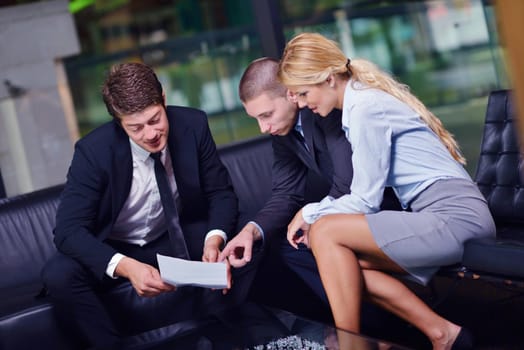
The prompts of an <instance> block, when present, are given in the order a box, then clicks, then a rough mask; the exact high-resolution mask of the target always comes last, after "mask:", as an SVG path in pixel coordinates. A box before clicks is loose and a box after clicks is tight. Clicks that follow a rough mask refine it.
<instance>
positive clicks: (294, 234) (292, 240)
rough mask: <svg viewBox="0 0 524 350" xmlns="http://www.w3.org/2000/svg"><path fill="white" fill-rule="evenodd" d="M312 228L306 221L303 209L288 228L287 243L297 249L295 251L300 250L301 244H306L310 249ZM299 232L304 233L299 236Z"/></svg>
mask: <svg viewBox="0 0 524 350" xmlns="http://www.w3.org/2000/svg"><path fill="white" fill-rule="evenodd" d="M310 226H311V225H310V224H308V223H307V222H305V221H304V217H303V216H302V209H300V210H299V211H298V212H297V213H296V214H295V217H294V218H293V220H291V222H290V223H289V225H288V226H287V241H288V242H289V244H291V245H292V246H293V247H295V249H298V244H299V243H304V244H305V245H306V246H308V247H309V241H308V234H309V227H310ZM299 231H302V234H299Z"/></svg>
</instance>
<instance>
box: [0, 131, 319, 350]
mask: <svg viewBox="0 0 524 350" xmlns="http://www.w3.org/2000/svg"><path fill="white" fill-rule="evenodd" d="M219 153H220V157H221V159H222V161H223V163H224V165H225V166H226V167H227V168H228V170H229V172H230V174H231V177H232V181H233V184H234V188H235V192H236V193H237V196H238V198H239V210H240V212H239V220H238V227H239V228H241V227H242V226H243V225H244V224H245V223H246V222H247V221H248V220H249V219H251V218H252V216H253V215H254V214H255V213H256V211H258V210H259V209H260V208H261V207H262V206H263V204H264V203H265V201H266V200H267V199H268V197H269V196H270V194H271V166H272V148H271V139H270V138H269V137H267V136H262V137H258V138H254V139H251V140H248V141H245V142H240V143H236V144H229V145H227V146H225V147H221V148H219ZM312 183H315V182H314V181H312ZM313 186H315V185H313ZM62 189H63V185H58V186H54V187H50V188H47V189H44V190H39V191H36V192H32V193H28V194H23V195H19V196H16V197H12V198H4V199H0V276H1V277H0V349H17V350H18V349H37V348H38V349H56V350H60V349H75V348H77V346H78V345H77V343H76V342H75V339H70V338H69V337H68V335H69V334H68V333H69V332H67V331H66V330H63V329H59V328H58V326H57V323H56V321H55V319H54V316H53V308H52V306H51V305H50V303H49V300H48V297H46V296H45V295H44V294H42V293H41V291H42V284H41V282H40V271H41V269H42V267H43V265H44V263H45V261H46V260H47V259H48V257H49V256H50V255H51V254H53V252H54V251H55V247H54V244H53V242H52V239H53V234H52V230H53V227H54V223H55V212H56V208H57V205H58V201H59V196H60V193H61V191H62ZM312 192H315V190H314V189H313V188H312ZM266 255H267V256H266V258H265V259H264V261H263V263H262V266H261V267H260V269H259V270H260V272H259V275H260V276H261V277H257V279H256V283H255V284H256V286H254V288H253V292H252V293H251V294H250V299H252V300H254V301H257V302H262V303H266V304H269V305H273V306H277V307H283V308H287V309H293V305H297V306H299V305H300V304H301V303H302V301H301V300H304V298H305V299H308V298H309V297H312V298H315V297H314V295H313V294H312V293H311V294H310V295H308V292H307V288H305V287H304V286H303V285H301V283H302V282H301V281H300V280H299V279H298V278H297V277H296V276H295V275H294V274H293V273H292V272H291V271H289V270H286V268H284V267H283V265H281V262H279V260H278V257H277V258H275V256H274V255H276V254H274V253H272V249H268V250H267V254H266ZM275 272H277V273H275ZM275 283H276V285H279V284H280V283H282V284H283V283H285V285H286V288H285V290H283V291H282V290H280V291H278V290H275V288H274V287H273V286H274V285H275ZM304 290H306V293H304ZM286 295H287V296H289V297H286ZM297 295H301V297H300V298H297V297H296V296H297ZM103 298H104V301H105V302H106V303H107V305H110V308H111V314H112V315H114V317H115V322H116V324H117V325H118V326H119V327H120V328H121V329H122V330H125V332H126V333H127V334H129V337H128V338H129V339H128V344H129V347H130V348H136V349H140V348H149V347H152V346H153V345H155V344H158V343H161V342H162V341H163V340H164V339H168V338H169V339H171V338H173V337H175V336H177V334H179V333H180V334H182V333H184V332H185V331H187V330H190V329H192V328H194V327H198V326H199V323H198V322H196V321H191V320H189V321H188V320H178V319H176V318H173V315H174V314H176V313H173V312H171V310H170V309H169V308H168V307H166V305H169V304H170V294H165V295H160V296H158V297H155V298H140V297H138V296H137V295H136V293H135V292H134V290H133V289H132V287H131V285H130V284H124V285H123V286H121V287H119V288H118V289H117V290H115V291H113V292H111V293H108V294H106V295H104V296H103ZM286 298H287V299H286ZM308 304H309V305H310V307H309V308H308V311H309V314H308V313H307V312H306V313H304V314H305V315H306V316H314V315H312V314H311V312H314V307H313V308H311V302H308ZM320 309H324V310H322V311H320V312H324V311H325V312H327V309H325V306H320V307H319V310H320Z"/></svg>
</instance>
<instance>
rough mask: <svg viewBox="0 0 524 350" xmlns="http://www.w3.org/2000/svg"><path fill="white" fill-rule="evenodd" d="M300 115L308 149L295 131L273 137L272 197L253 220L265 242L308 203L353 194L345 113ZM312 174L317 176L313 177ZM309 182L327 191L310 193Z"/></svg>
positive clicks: (306, 113)
mask: <svg viewBox="0 0 524 350" xmlns="http://www.w3.org/2000/svg"><path fill="white" fill-rule="evenodd" d="M299 113H300V116H301V121H302V130H303V132H304V139H305V143H306V144H307V148H306V147H304V145H303V144H302V143H301V141H300V140H299V139H298V138H297V137H296V136H295V134H294V132H293V131H292V132H290V133H289V134H287V135H285V136H272V141H273V142H272V144H273V157H274V160H273V170H272V177H273V179H272V181H273V185H272V187H273V189H272V194H271V198H270V199H269V200H268V201H267V202H266V204H265V206H264V208H262V209H261V210H260V211H259V212H258V213H257V215H256V216H255V218H254V221H255V222H256V223H257V224H259V225H260V226H261V227H262V229H263V230H264V238H265V240H269V239H271V237H272V236H273V235H274V234H275V233H278V232H281V231H282V230H283V229H285V228H286V227H287V225H288V224H289V222H290V221H291V219H292V218H293V216H294V215H295V213H296V212H297V211H298V210H299V209H300V208H301V207H302V206H303V205H305V204H306V203H307V202H309V201H314V200H315V201H318V200H320V199H321V198H322V197H324V196H325V195H328V194H329V195H332V196H334V197H340V196H341V195H343V194H346V193H349V192H350V185H351V180H352V179H353V167H352V165H351V155H352V151H351V146H350V144H349V142H348V141H347V139H346V137H345V135H344V132H343V131H342V122H341V117H342V113H341V112H340V111H339V110H333V112H331V113H330V115H329V116H327V117H320V116H319V115H315V114H313V113H312V112H311V110H309V109H302V110H300V111H299ZM310 170H311V171H312V172H313V174H314V175H316V176H311V175H312V173H311V171H310ZM308 181H320V182H322V183H323V185H324V188H325V190H324V191H321V193H315V194H312V193H308V189H307V183H308ZM315 187H317V188H318V187H319V186H318V184H317V185H316V186H315Z"/></svg>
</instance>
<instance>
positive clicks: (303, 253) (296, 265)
mask: <svg viewBox="0 0 524 350" xmlns="http://www.w3.org/2000/svg"><path fill="white" fill-rule="evenodd" d="M280 254H281V255H282V260H283V261H284V263H285V264H286V265H287V266H288V267H289V268H290V269H291V270H293V272H295V273H296V274H297V275H298V276H299V277H300V279H302V280H303V281H304V282H305V283H306V285H307V286H308V287H310V288H311V290H312V291H313V292H314V293H315V295H317V296H318V297H319V298H320V299H321V300H322V301H323V302H324V303H325V304H326V305H328V304H329V303H328V299H327V295H326V292H325V290H324V287H323V286H322V281H321V280H320V274H319V272H318V268H317V263H316V261H315V257H314V256H313V253H312V252H311V250H310V249H309V248H307V247H306V246H305V245H304V244H299V246H298V249H295V248H294V247H292V246H291V245H290V244H289V242H288V241H287V239H285V238H284V239H282V241H281V244H280Z"/></svg>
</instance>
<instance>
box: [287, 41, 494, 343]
mask: <svg viewBox="0 0 524 350" xmlns="http://www.w3.org/2000/svg"><path fill="white" fill-rule="evenodd" d="M279 79H280V80H281V81H282V83H283V84H284V85H286V86H287V87H288V89H289V91H290V94H291V96H293V98H295V99H296V101H297V102H298V104H299V107H304V106H307V107H308V108H310V109H311V110H312V111H313V112H316V113H319V114H320V115H321V116H327V115H328V113H329V112H330V111H331V110H332V109H333V108H337V109H340V110H342V129H343V130H344V132H345V134H346V137H347V139H348V140H349V142H350V143H351V145H352V149H353V156H352V162H353V165H354V175H353V182H352V184H351V192H350V193H349V194H347V195H344V196H342V197H340V198H338V199H334V198H331V197H326V198H324V199H323V200H322V201H321V202H318V203H310V204H308V205H306V206H305V207H303V208H302V209H301V210H300V211H299V212H298V213H297V214H296V215H295V217H294V219H293V220H292V221H291V223H290V224H289V227H288V233H287V238H288V241H289V242H290V244H291V245H293V246H294V247H297V244H298V243H305V244H306V245H308V246H309V247H310V248H311V249H312V251H313V254H314V256H315V259H316V261H317V264H318V268H319V271H320V275H321V278H322V283H323V285H324V288H325V290H326V293H327V296H328V299H329V303H330V306H331V310H332V313H333V317H334V320H335V323H336V325H337V326H338V327H339V328H341V329H345V330H349V331H354V332H359V331H360V304H361V300H362V298H367V299H368V300H370V301H372V302H374V303H376V304H378V305H380V306H381V307H383V308H385V309H387V310H389V311H390V312H393V313H395V314H396V315H398V316H400V317H402V318H404V319H405V320H407V321H408V322H410V323H412V324H413V325H415V326H416V327H417V328H418V329H420V330H421V331H422V332H423V333H424V334H425V335H426V336H427V337H428V338H429V340H430V341H431V343H432V346H433V349H434V350H444V349H446V350H447V349H469V348H471V347H472V345H471V343H472V339H471V338H472V337H471V334H470V333H469V332H468V331H467V330H465V329H463V328H461V327H460V326H458V325H456V324H454V323H452V322H450V321H448V320H446V319H444V318H442V317H440V316H439V315H437V314H436V313H435V312H433V310H431V309H430V308H429V307H428V306H427V305H426V304H425V303H424V302H423V301H422V300H420V299H419V298H418V297H417V296H416V295H415V294H414V293H413V292H412V291H411V290H410V289H408V288H407V287H406V286H405V285H404V284H403V283H402V282H401V281H399V280H398V279H396V278H394V277H393V276H392V274H407V275H409V276H410V277H411V278H412V279H414V280H415V281H418V282H419V283H421V284H426V283H427V282H428V281H429V280H430V278H431V277H432V275H433V274H434V273H435V272H436V271H437V270H438V268H439V267H440V266H443V265H448V264H453V263H456V262H458V261H460V259H461V257H462V252H463V243H464V241H466V240H467V239H469V238H472V237H481V236H493V235H494V234H495V226H494V223H493V219H492V217H491V214H490V212H489V209H488V207H487V205H486V201H485V199H484V197H483V196H482V194H481V193H480V192H479V190H478V188H477V187H476V185H475V184H474V183H473V181H472V180H471V178H470V177H469V175H468V174H467V172H466V171H465V170H464V167H463V164H464V163H465V160H464V158H463V157H462V155H461V154H460V152H459V149H458V145H457V143H456V142H455V140H454V139H453V137H452V135H451V134H450V133H449V132H448V131H447V130H446V129H444V127H443V126H442V123H441V122H440V120H439V119H437V118H436V117H435V116H434V115H433V114H432V113H431V112H430V111H429V110H428V109H427V108H426V107H425V106H424V105H423V104H422V103H421V102H420V101H419V100H418V99H417V98H416V97H415V96H414V95H413V94H411V93H410V92H409V89H408V88H407V86H405V85H403V84H400V83H399V82H397V81H396V80H395V79H393V78H392V77H391V76H390V75H388V74H387V73H385V72H383V71H381V70H379V69H378V68H377V67H376V66H375V65H374V64H372V63H371V62H368V61H365V60H357V59H355V60H350V59H348V58H347V57H346V56H345V55H344V53H343V52H342V51H341V50H340V49H339V47H338V46H337V44H336V43H335V42H334V41H332V40H329V39H327V38H325V37H324V36H322V35H319V34H315V33H303V34H300V35H298V36H296V37H295V38H293V39H292V40H291V41H290V42H289V43H288V44H287V46H286V48H285V50H284V54H283V57H282V60H281V62H280V67H279ZM386 186H391V187H393V189H394V191H395V194H396V195H397V197H398V199H399V201H400V203H401V204H402V207H403V209H405V210H404V211H387V210H385V211H380V210H379V205H380V202H381V200H382V193H383V190H384V188H385V187H386ZM300 231H302V232H303V234H302V235H301V234H298V232H300Z"/></svg>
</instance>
